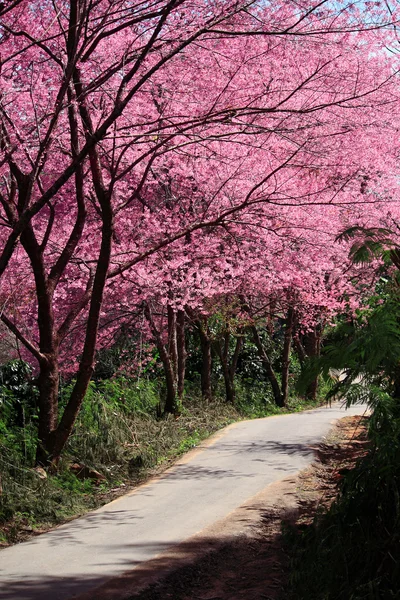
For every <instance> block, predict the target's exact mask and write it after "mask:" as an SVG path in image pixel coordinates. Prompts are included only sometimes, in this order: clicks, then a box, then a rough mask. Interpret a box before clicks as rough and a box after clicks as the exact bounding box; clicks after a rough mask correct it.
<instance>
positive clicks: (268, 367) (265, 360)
mask: <svg viewBox="0 0 400 600" xmlns="http://www.w3.org/2000/svg"><path fill="white" fill-rule="evenodd" d="M251 331H252V334H253V341H254V343H255V345H256V347H257V350H258V355H259V357H260V359H261V362H262V364H263V367H264V369H265V373H266V375H267V378H268V381H269V382H270V384H271V388H272V394H273V396H274V400H275V404H276V405H277V406H280V407H283V406H284V402H283V398H282V394H281V389H280V387H279V382H278V380H277V378H276V375H275V371H274V369H273V366H272V363H271V361H270V359H269V356H268V354H267V353H266V351H265V348H264V346H263V343H262V341H261V338H260V336H259V333H258V330H257V327H256V326H255V325H252V327H251Z"/></svg>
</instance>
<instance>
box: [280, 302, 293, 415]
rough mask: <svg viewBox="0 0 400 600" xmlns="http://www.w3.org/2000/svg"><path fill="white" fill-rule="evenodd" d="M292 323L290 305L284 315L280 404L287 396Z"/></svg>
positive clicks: (285, 400)
mask: <svg viewBox="0 0 400 600" xmlns="http://www.w3.org/2000/svg"><path fill="white" fill-rule="evenodd" d="M293 325H294V310H293V308H292V307H289V309H288V313H287V317H286V327H285V335H284V340H283V353H282V406H286V405H287V401H288V396H289V367H290V348H291V345H292V335H293Z"/></svg>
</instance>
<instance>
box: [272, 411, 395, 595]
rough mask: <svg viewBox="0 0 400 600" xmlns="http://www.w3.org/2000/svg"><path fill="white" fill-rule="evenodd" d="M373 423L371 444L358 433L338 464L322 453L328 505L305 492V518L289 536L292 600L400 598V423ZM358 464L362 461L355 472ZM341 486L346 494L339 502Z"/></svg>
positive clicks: (321, 482) (321, 475)
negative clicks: (354, 460) (355, 462)
mask: <svg viewBox="0 0 400 600" xmlns="http://www.w3.org/2000/svg"><path fill="white" fill-rule="evenodd" d="M374 419H375V423H372V424H371V431H372V435H371V436H370V442H367V439H366V433H365V428H364V433H363V430H362V429H360V430H359V429H356V430H354V431H353V432H351V436H350V437H351V442H350V443H349V444H348V450H346V448H345V449H344V450H345V452H344V454H343V450H342V449H338V451H337V453H336V452H335V453H334V455H333V456H334V457H335V458H334V460H333V462H332V456H330V458H329V460H327V461H326V460H325V459H326V456H325V458H324V448H322V449H321V456H320V459H321V460H322V465H321V468H319V469H318V472H317V473H316V474H315V477H316V478H317V479H318V480H319V484H318V487H320V488H321V489H322V490H323V491H324V493H323V497H322V501H319V503H318V506H317V505H316V502H317V501H316V499H315V498H313V497H312V494H311V495H310V491H309V490H307V485H306V486H305V490H304V493H305V498H304V500H303V506H302V511H301V516H300V518H299V519H298V520H297V523H296V526H295V527H294V528H293V527H291V526H290V527H288V528H287V531H286V535H285V537H286V546H287V550H288V554H289V558H290V565H291V566H290V570H289V574H290V586H289V587H288V589H286V590H285V593H284V596H283V597H284V598H285V600H286V599H287V600H306V599H307V600H310V599H312V600H367V599H368V600H372V599H374V600H386V599H390V598H400V591H399V585H400V502H399V492H400V485H399V484H400V453H399V436H398V433H399V432H398V421H397V419H392V422H391V429H388V427H387V425H388V424H387V423H384V422H383V421H384V419H382V415H379V416H378V415H374V417H372V420H374ZM376 419H378V423H377V422H376ZM379 419H380V422H379ZM396 422H397V425H396ZM349 427H350V428H351V422H350V424H349ZM393 429H394V430H393ZM392 430H393V431H392ZM389 434H391V435H389ZM368 443H369V445H370V450H369V452H368V453H367V452H366V445H367V444H368ZM330 454H331V455H332V453H331V452H330ZM335 455H336V456H335ZM353 457H354V458H358V461H357V464H356V466H355V468H353V469H352V468H351V466H352V463H353ZM324 462H325V463H326V464H324ZM335 479H336V480H337V481H340V494H339V496H338V497H337V499H335V500H334V498H335V495H336V491H335ZM333 500H334V501H333ZM316 510H317V515H316V516H315V511H316Z"/></svg>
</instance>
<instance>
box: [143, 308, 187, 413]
mask: <svg viewBox="0 0 400 600" xmlns="http://www.w3.org/2000/svg"><path fill="white" fill-rule="evenodd" d="M169 309H170V307H168V311H169V312H168V350H167V349H166V347H165V345H164V343H163V340H162V338H161V335H160V332H159V331H158V329H157V327H156V324H155V322H154V319H153V315H152V312H151V310H150V306H149V305H148V304H147V303H146V304H145V305H144V315H145V317H146V319H147V321H148V323H149V325H150V329H151V332H152V334H153V336H154V340H155V343H156V346H157V350H158V351H159V353H160V359H161V362H162V364H163V368H164V374H165V385H166V389H167V393H166V398H165V405H164V411H163V412H164V414H173V415H176V414H178V412H179V410H178V402H177V375H176V363H175V364H174V363H173V359H172V358H171V353H172V355H173V357H176V360H177V358H178V357H177V350H176V344H175V342H176V319H175V316H174V313H173V311H172V312H171V311H170V310H169ZM173 325H174V329H175V331H173V328H172V327H173ZM174 348H175V350H174Z"/></svg>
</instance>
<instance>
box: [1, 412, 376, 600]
mask: <svg viewBox="0 0 400 600" xmlns="http://www.w3.org/2000/svg"><path fill="white" fill-rule="evenodd" d="M364 410H365V407H363V406H358V407H353V408H352V409H350V410H349V411H345V410H344V409H340V407H339V406H338V405H336V406H333V407H331V408H320V409H317V410H313V411H308V412H304V413H298V414H292V415H285V416H279V417H271V418H266V419H258V420H254V421H245V422H242V423H239V424H235V425H232V426H230V427H227V428H226V429H225V430H224V431H223V432H222V434H219V435H217V436H216V437H215V438H214V439H213V440H212V443H211V444H205V445H204V447H200V449H199V450H196V451H194V452H192V453H190V454H189V455H188V456H187V457H185V458H184V459H183V460H181V461H180V462H179V463H177V464H176V465H175V466H174V467H173V468H171V469H169V470H168V471H166V472H165V473H164V475H163V476H162V477H161V478H159V479H155V480H153V481H150V482H149V483H148V484H146V485H144V486H141V487H140V488H138V489H137V490H136V491H134V492H132V493H130V494H128V495H126V496H123V497H121V498H119V499H118V500H115V501H114V502H111V503H110V504H108V505H106V506H103V507H102V508H100V509H99V510H96V511H95V512H92V513H90V514H88V515H87V516H86V517H82V518H80V519H77V520H75V521H72V522H70V523H68V524H66V525H63V526H61V527H58V528H57V529H55V530H54V531H52V532H50V533H47V534H43V535H41V536H38V537H36V538H33V539H32V540H31V541H28V542H25V543H23V544H19V545H17V546H13V547H11V548H6V549H3V550H1V551H0V599H1V600H5V599H7V600H17V599H18V600H63V599H67V598H73V597H75V596H77V595H79V594H81V593H83V592H87V591H89V590H92V589H94V588H95V587H97V586H99V585H100V584H102V583H103V582H104V581H106V580H107V579H110V578H112V577H115V576H117V575H120V574H121V573H122V572H124V571H127V570H129V569H133V568H135V566H137V565H139V564H140V563H142V562H143V561H146V560H148V559H150V558H153V557H154V556H156V555H157V554H159V553H160V552H162V551H164V550H166V549H167V548H168V547H170V546H171V545H174V544H176V543H177V542H180V541H182V540H185V539H187V538H188V537H190V536H191V535H193V534H195V533H197V532H198V531H200V530H202V529H203V528H205V527H207V526H209V525H211V524H212V523H213V522H214V521H216V520H218V519H220V518H222V517H224V516H225V515H227V514H228V513H229V512H230V511H231V510H233V509H234V508H236V507H238V506H239V505H240V504H242V503H243V502H244V501H245V500H247V499H249V498H250V497H252V496H254V495H255V494H257V493H258V492H260V491H261V490H262V489H263V488H264V487H265V486H267V485H268V484H270V483H272V482H274V481H277V480H279V479H282V478H284V477H287V476H288V475H290V474H293V473H296V472H297V471H299V470H301V469H303V468H304V467H306V466H307V465H309V464H310V463H311V462H312V459H313V452H312V449H311V448H310V446H312V445H313V444H315V443H316V442H318V441H320V440H321V438H322V437H323V436H324V435H325V434H326V433H327V432H328V430H329V428H330V426H331V424H332V422H333V421H334V420H335V419H338V418H340V417H342V416H344V415H345V414H363V412H364ZM93 598H96V595H95V594H94V595H93Z"/></svg>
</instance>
